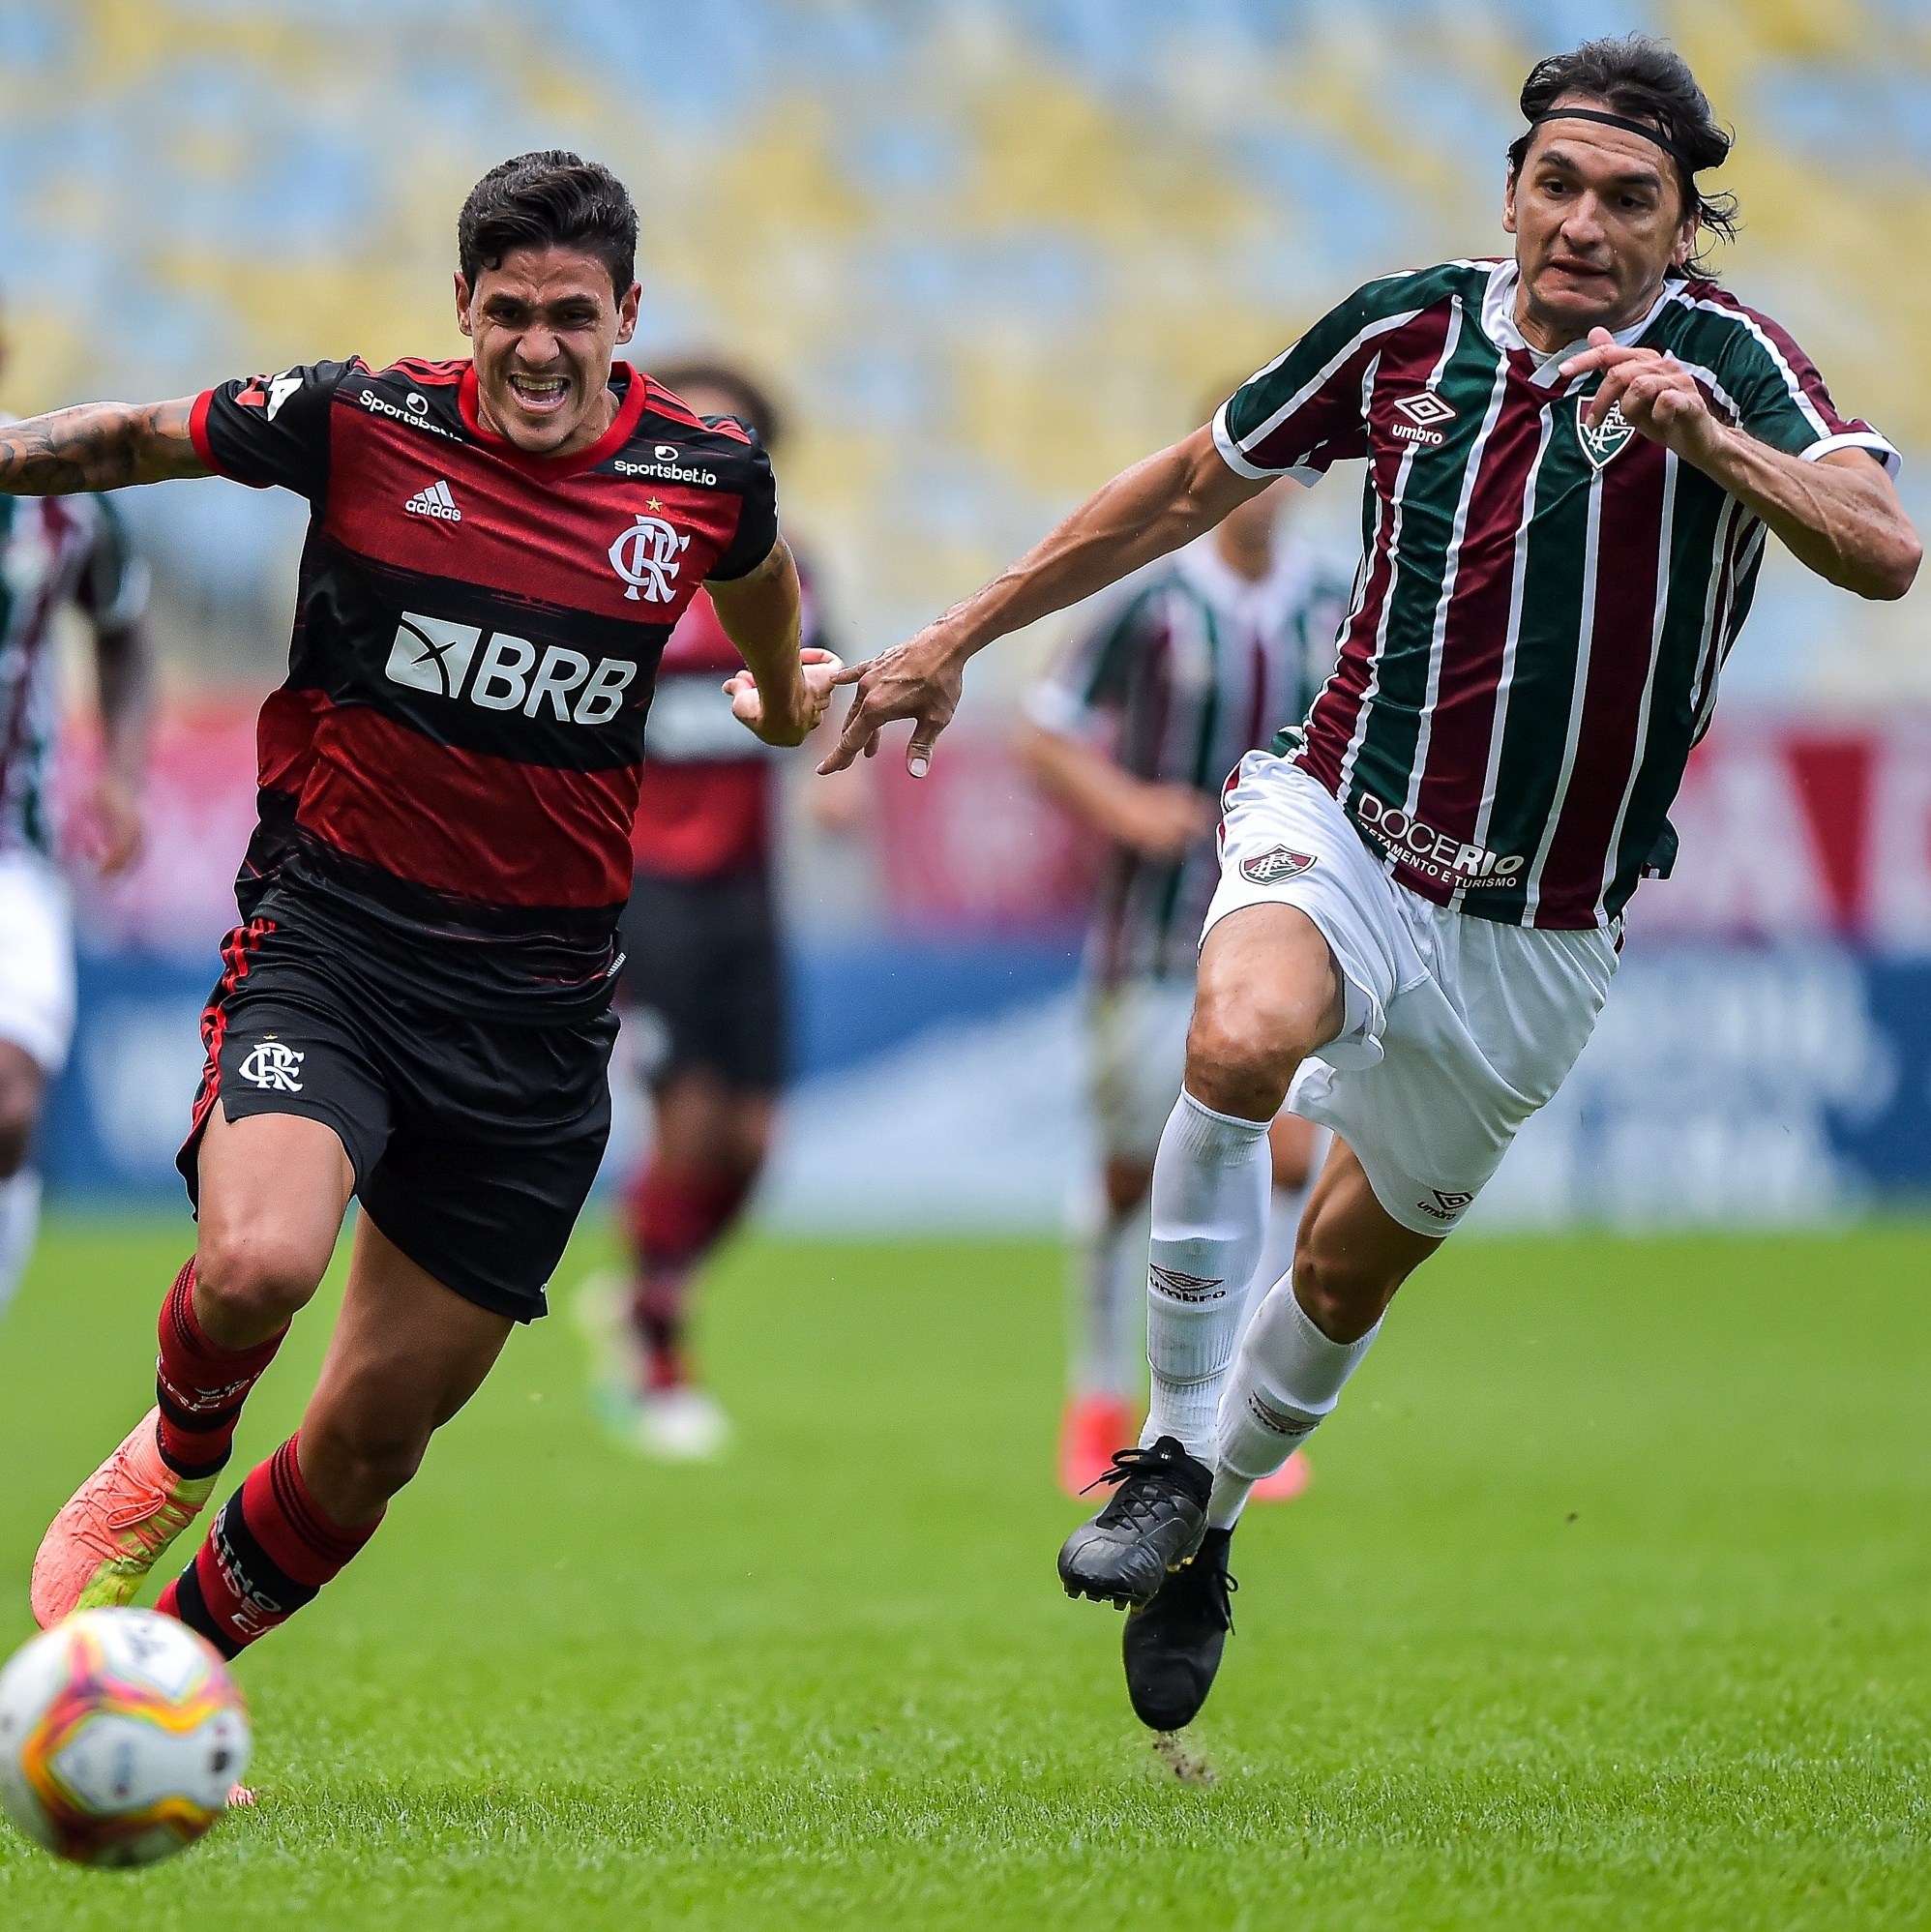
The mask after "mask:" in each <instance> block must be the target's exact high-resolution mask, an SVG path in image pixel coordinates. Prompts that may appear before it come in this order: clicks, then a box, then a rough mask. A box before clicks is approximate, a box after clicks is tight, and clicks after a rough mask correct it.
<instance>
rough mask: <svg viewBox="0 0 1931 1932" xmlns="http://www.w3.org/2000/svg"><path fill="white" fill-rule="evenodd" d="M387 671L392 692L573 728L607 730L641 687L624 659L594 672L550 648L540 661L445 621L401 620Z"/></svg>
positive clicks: (516, 646)
mask: <svg viewBox="0 0 1931 1932" xmlns="http://www.w3.org/2000/svg"><path fill="white" fill-rule="evenodd" d="M385 671H386V674H387V676H388V679H389V682H390V683H391V684H401V685H404V686H406V687H407V688H408V689H409V690H411V691H428V692H431V693H433V694H434V695H435V696H436V697H438V698H464V699H466V700H467V701H468V702H469V703H471V704H474V705H476V706H478V707H479V708H480V709H482V710H485V711H520V712H521V713H522V714H523V716H524V717H525V718H535V717H538V716H540V715H542V714H544V713H545V712H548V714H549V715H550V717H551V718H555V719H558V720H560V721H561V722H563V723H565V724H571V725H608V724H609V722H610V720H611V719H613V718H614V717H615V716H616V715H617V713H618V712H619V711H620V710H621V709H622V708H623V698H624V693H625V692H626V691H628V690H629V689H630V687H631V685H632V684H633V683H635V682H636V680H637V666H636V665H635V664H633V663H631V662H630V660H629V659H627V658H605V659H604V660H603V661H602V662H601V663H600V664H599V665H598V666H597V668H596V669H594V670H592V669H591V668H590V660H589V659H588V658H586V657H585V656H584V655H583V653H582V652H581V651H573V650H571V649H570V648H569V647H568V646H567V645H564V644H550V645H548V646H546V647H545V649H544V650H543V651H542V652H541V653H539V652H538V650H537V647H536V646H535V645H534V644H533V643H531V642H530V641H529V640H528V639H526V638H513V637H511V636H510V635H509V633H508V632H507V631H484V630H479V629H478V628H477V626H475V625H474V624H452V623H451V622H450V621H449V620H448V619H447V618H446V617H419V616H418V615H417V614H416V613H415V612H414V611H413V610H406V611H404V612H403V613H402V621H401V623H400V624H398V625H397V626H396V641H395V642H394V643H393V644H391V645H390V646H389V662H388V664H387V666H386V667H385Z"/></svg>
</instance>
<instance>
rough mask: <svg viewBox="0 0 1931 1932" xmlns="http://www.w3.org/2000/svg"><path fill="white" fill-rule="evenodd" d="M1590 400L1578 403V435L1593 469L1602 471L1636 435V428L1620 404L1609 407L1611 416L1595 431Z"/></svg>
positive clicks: (1603, 420)
mask: <svg viewBox="0 0 1931 1932" xmlns="http://www.w3.org/2000/svg"><path fill="white" fill-rule="evenodd" d="M1635 433H1636V426H1635V424H1634V423H1632V422H1631V421H1630V420H1629V418H1628V417H1627V416H1625V415H1624V414H1623V413H1622V404H1621V403H1620V402H1612V403H1611V404H1610V405H1609V414H1608V415H1607V416H1605V417H1604V418H1603V419H1602V421H1601V423H1599V424H1598V425H1597V426H1596V427H1595V428H1594V429H1590V427H1589V398H1588V397H1587V396H1585V397H1582V398H1581V399H1579V400H1578V401H1577V403H1576V434H1577V435H1578V436H1579V437H1581V439H1582V445H1583V454H1584V455H1585V456H1586V457H1588V458H1589V463H1590V465H1591V467H1593V468H1595V469H1600V468H1601V467H1602V466H1603V464H1604V463H1606V462H1607V461H1609V460H1610V458H1611V457H1613V456H1614V455H1615V454H1616V453H1617V451H1618V450H1619V449H1620V448H1621V447H1622V446H1623V444H1624V443H1626V442H1627V441H1628V440H1629V439H1630V437H1631V436H1633V435H1634V434H1635Z"/></svg>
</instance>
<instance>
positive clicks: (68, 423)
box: [0, 397, 209, 496]
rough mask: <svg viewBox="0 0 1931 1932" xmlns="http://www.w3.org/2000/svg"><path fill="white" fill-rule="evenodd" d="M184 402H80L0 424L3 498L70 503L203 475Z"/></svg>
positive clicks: (188, 409) (189, 402)
mask: <svg viewBox="0 0 1931 1932" xmlns="http://www.w3.org/2000/svg"><path fill="white" fill-rule="evenodd" d="M193 406H194V405H193V400H192V399H190V398H187V397H182V398H179V399H177V400H176V401H172V402H83V403H81V404H80V405H79V406H78V407H77V408H74V409H56V410H54V411H53V413H52V414H51V415H47V416H30V417H28V418H27V419H26V421H25V422H22V423H7V424H0V492H4V493H6V494H7V495H9V496H70V495H73V494H74V493H76V492H78V491H80V490H121V489H124V488H125V487H126V486H127V485H129V484H133V483H164V482H166V481H167V480H168V479H169V478H170V477H177V476H206V475H207V474H208V473H209V472H208V467H207V465H206V464H205V463H204V462H202V461H201V459H200V458H199V457H197V456H196V455H195V454H194V442H193V437H192V436H191V435H190V434H189V431H188V419H189V415H190V412H191V411H192V410H193Z"/></svg>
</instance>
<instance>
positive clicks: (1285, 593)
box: [1173, 530, 1321, 631]
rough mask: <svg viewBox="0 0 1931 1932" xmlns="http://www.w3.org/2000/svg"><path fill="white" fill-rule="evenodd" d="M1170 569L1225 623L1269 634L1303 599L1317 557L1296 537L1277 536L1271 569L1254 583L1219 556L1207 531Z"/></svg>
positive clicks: (1315, 570) (1176, 557) (1316, 570)
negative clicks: (1216, 612) (1218, 613)
mask: <svg viewBox="0 0 1931 1932" xmlns="http://www.w3.org/2000/svg"><path fill="white" fill-rule="evenodd" d="M1173 567H1174V569H1175V570H1177V571H1178V572H1179V573H1180V574H1181V575H1182V576H1183V577H1185V578H1186V580H1187V581H1188V582H1189V583H1191V584H1192V585H1193V587H1194V588H1195V589H1196V590H1197V591H1198V592H1199V593H1200V594H1201V596H1202V597H1203V598H1205V600H1206V601H1207V602H1208V603H1209V604H1211V605H1212V606H1213V608H1214V609H1216V610H1218V611H1220V612H1221V614H1222V615H1223V616H1225V617H1226V618H1228V620H1229V621H1230V622H1232V623H1234V624H1245V625H1250V626H1252V627H1253V628H1254V629H1256V630H1261V631H1271V630H1273V629H1274V628H1275V627H1276V626H1277V625H1278V624H1279V623H1280V622H1281V621H1282V619H1283V618H1284V617H1285V616H1286V615H1287V613H1288V612H1289V611H1290V610H1292V609H1293V607H1294V606H1295V605H1296V604H1297V603H1299V602H1300V601H1301V599H1302V598H1304V597H1305V596H1306V595H1307V593H1308V590H1309V589H1310V587H1311V586H1312V584H1313V581H1314V579H1315V578H1316V576H1317V575H1318V574H1319V572H1320V569H1321V558H1320V557H1319V556H1318V555H1317V554H1316V552H1315V551H1314V550H1313V549H1312V548H1311V547H1310V546H1308V545H1307V544H1304V543H1302V542H1301V540H1300V539H1299V538H1298V537H1294V536H1291V535H1284V536H1280V537H1277V538H1276V539H1275V540H1274V562H1273V567H1272V568H1271V569H1270V570H1269V571H1268V572H1267V575H1266V576H1265V577H1263V578H1262V579H1261V580H1259V581H1258V582H1256V581H1254V580H1251V579H1249V578H1245V577H1242V576H1241V575H1240V573H1239V572H1238V571H1237V570H1235V569H1234V568H1233V565H1232V564H1230V563H1229V562H1228V561H1227V559H1226V558H1225V557H1224V556H1222V555H1221V553H1220V550H1219V549H1218V548H1217V546H1216V545H1215V543H1214V540H1213V532H1212V531H1211V530H1209V531H1208V532H1207V533H1206V534H1205V535H1204V536H1203V537H1196V538H1195V539H1194V540H1193V542H1192V543H1190V544H1189V545H1187V546H1186V548H1185V549H1184V550H1180V551H1178V552H1177V553H1176V554H1175V555H1174V558H1173Z"/></svg>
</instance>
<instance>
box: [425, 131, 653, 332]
mask: <svg viewBox="0 0 1931 1932" xmlns="http://www.w3.org/2000/svg"><path fill="white" fill-rule="evenodd" d="M546 248H571V249H581V250H582V252H583V253H585V254H587V255H593V256H595V258H596V259H597V260H598V261H600V262H602V263H603V264H604V266H605V267H606V268H608V269H609V272H610V283H611V286H612V287H614V288H615V290H616V292H617V294H618V295H619V296H622V295H623V294H624V293H625V292H626V291H627V290H628V289H629V287H630V285H631V283H632V282H635V281H636V280H637V210H636V209H635V208H634V207H633V206H632V205H631V198H630V193H629V191H628V190H627V189H626V188H625V187H624V185H623V183H622V182H621V181H619V180H618V179H617V178H616V176H615V175H614V174H612V173H611V172H610V170H609V168H608V167H605V166H604V165H603V164H602V163H599V162H594V161H585V160H584V159H583V158H582V156H581V155H574V154H572V153H571V152H570V151H569V150H568V149H567V148H539V149H538V150H536V151H535V152H534V153H532V154H520V155H518V156H516V157H515V159H514V160H511V161H505V162H499V163H497V164H496V165H495V166H494V167H492V168H491V169H490V172H489V173H488V174H486V175H485V176H484V177H483V179H482V180H481V181H479V182H478V183H477V184H476V186H475V187H474V188H472V189H471V190H470V191H469V195H468V198H467V199H466V200H465V201H464V202H463V204H462V213H461V214H460V215H459V216H458V217H457V218H456V255H457V262H458V265H459V266H460V268H461V270H462V278H463V280H464V281H465V282H468V283H469V285H470V287H472V288H474V287H475V286H476V277H477V275H478V274H479V273H480V272H481V271H482V270H483V269H486V268H500V267H501V266H502V264H503V257H504V256H505V255H506V254H508V253H510V252H511V251H512V250H514V249H546Z"/></svg>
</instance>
